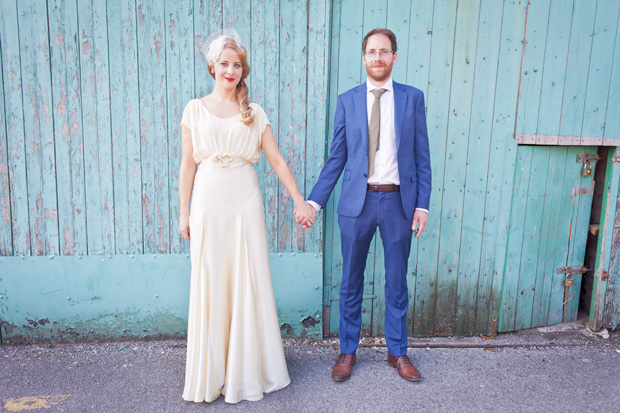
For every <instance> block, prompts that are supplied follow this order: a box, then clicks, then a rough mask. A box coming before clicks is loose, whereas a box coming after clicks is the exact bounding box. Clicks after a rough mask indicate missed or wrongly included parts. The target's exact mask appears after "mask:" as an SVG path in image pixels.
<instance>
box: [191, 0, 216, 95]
mask: <svg viewBox="0 0 620 413" xmlns="http://www.w3.org/2000/svg"><path fill="white" fill-rule="evenodd" d="M193 10H194V13H193V17H194V96H195V97H201V96H205V95H208V94H209V93H211V92H212V91H213V86H214V81H213V78H212V77H211V75H210V74H209V69H208V66H207V60H206V53H207V48H208V47H209V44H208V42H209V41H210V40H213V39H209V38H210V36H211V35H212V34H213V33H215V32H216V31H218V30H222V2H221V0H194V9H193Z"/></svg>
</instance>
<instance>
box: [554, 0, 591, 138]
mask: <svg viewBox="0 0 620 413" xmlns="http://www.w3.org/2000/svg"><path fill="white" fill-rule="evenodd" d="M595 12H596V2H592V1H588V0H575V3H574V9H573V21H572V25H571V33H570V43H569V51H568V58H567V61H566V78H565V83H564V96H563V100H562V118H561V123H560V135H563V136H579V135H581V128H582V124H583V115H584V107H585V98H586V87H587V83H586V81H584V79H587V78H588V75H589V72H588V68H589V66H590V57H591V50H592V33H593V30H594V18H595ZM559 143H560V144H561V145H562V144H564V145H566V144H568V145H578V144H579V141H577V140H576V139H564V138H563V137H562V136H561V137H560V140H559Z"/></svg>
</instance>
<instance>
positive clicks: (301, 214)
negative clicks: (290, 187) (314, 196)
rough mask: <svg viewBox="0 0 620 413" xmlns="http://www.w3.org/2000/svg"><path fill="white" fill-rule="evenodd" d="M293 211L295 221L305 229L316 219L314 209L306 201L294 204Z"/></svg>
mask: <svg viewBox="0 0 620 413" xmlns="http://www.w3.org/2000/svg"><path fill="white" fill-rule="evenodd" d="M293 213H294V214H295V221H297V223H298V224H301V226H302V227H304V229H305V230H306V231H307V230H309V229H310V228H312V225H314V221H315V220H316V210H315V209H314V207H313V206H312V205H310V204H309V203H307V202H303V203H300V205H299V206H295V209H294V210H293Z"/></svg>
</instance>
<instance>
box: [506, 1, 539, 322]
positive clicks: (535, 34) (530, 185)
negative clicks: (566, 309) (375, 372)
mask: <svg viewBox="0 0 620 413" xmlns="http://www.w3.org/2000/svg"><path fill="white" fill-rule="evenodd" d="M549 7H550V1H540V2H535V3H530V9H529V14H528V22H527V26H528V27H527V36H526V42H525V53H524V59H523V68H522V82H521V95H520V99H519V106H518V107H519V112H518V113H517V119H516V122H517V126H516V129H517V132H518V133H527V131H530V130H531V131H536V130H537V125H538V120H539V116H538V114H539V102H540V93H541V88H542V75H543V67H544V56H545V50H546V41H547V38H548V36H547V32H548V30H547V23H548V21H549ZM529 143H533V142H529ZM522 153H523V155H524V156H526V157H527V158H528V159H527V161H526V162H527V163H528V164H529V165H528V166H527V167H525V165H522V166H519V165H518V164H517V167H516V171H517V172H516V174H517V175H518V176H519V178H522V177H524V178H525V180H527V185H526V187H525V189H526V192H525V193H523V194H519V195H521V196H519V197H518V198H517V197H516V196H515V198H514V199H513V203H512V214H513V215H512V216H511V221H510V223H511V228H512V227H513V222H514V221H513V217H515V218H516V217H517V215H519V214H518V213H517V211H518V212H519V213H521V218H522V221H520V222H518V223H516V224H517V226H523V232H522V237H521V238H519V237H515V236H513V234H512V233H511V236H510V244H509V248H511V246H512V247H513V248H512V250H509V252H508V254H507V255H508V256H515V257H516V255H515V254H514V253H513V251H519V253H518V257H519V258H518V259H517V260H514V261H517V262H518V264H519V265H518V269H517V272H516V273H515V274H514V276H510V275H509V274H508V272H507V273H506V275H505V277H506V281H505V282H506V283H508V279H509V278H512V279H514V280H515V281H516V285H515V287H516V288H515V289H514V290H513V291H514V293H515V294H516V295H515V296H514V299H516V302H515V304H514V305H515V308H516V309H517V311H516V313H515V318H514V322H513V326H514V327H513V328H515V329H522V328H528V327H530V326H531V321H532V310H533V301H534V287H535V285H536V274H537V263H538V262H539V257H538V254H539V246H540V237H541V231H540V228H541V226H542V222H541V221H542V214H540V211H542V210H543V207H544V200H545V196H546V191H547V187H546V176H547V168H548V164H549V151H548V150H546V149H545V148H534V147H531V146H529V147H519V155H521V154H522ZM519 157H521V156H519ZM518 200H523V201H524V202H521V203H520V202H517V201H518ZM514 235H516V234H514ZM511 244H512V245H511ZM515 244H518V245H515ZM509 262H513V260H509ZM507 268H508V267H507ZM505 285H506V284H505ZM509 296H510V294H508V289H506V293H505V295H504V297H505V298H508V297H509ZM506 301H507V300H506Z"/></svg>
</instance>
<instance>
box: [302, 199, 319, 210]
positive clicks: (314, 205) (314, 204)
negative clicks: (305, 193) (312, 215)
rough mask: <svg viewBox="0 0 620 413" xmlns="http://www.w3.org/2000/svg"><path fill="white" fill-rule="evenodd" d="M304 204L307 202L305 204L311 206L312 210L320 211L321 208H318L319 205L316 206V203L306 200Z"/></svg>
mask: <svg viewBox="0 0 620 413" xmlns="http://www.w3.org/2000/svg"><path fill="white" fill-rule="evenodd" d="M306 202H307V203H309V204H310V205H312V207H313V208H314V209H316V210H317V211H318V210H319V209H321V206H320V205H319V204H317V203H316V202H314V201H310V200H307V201H306Z"/></svg>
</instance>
